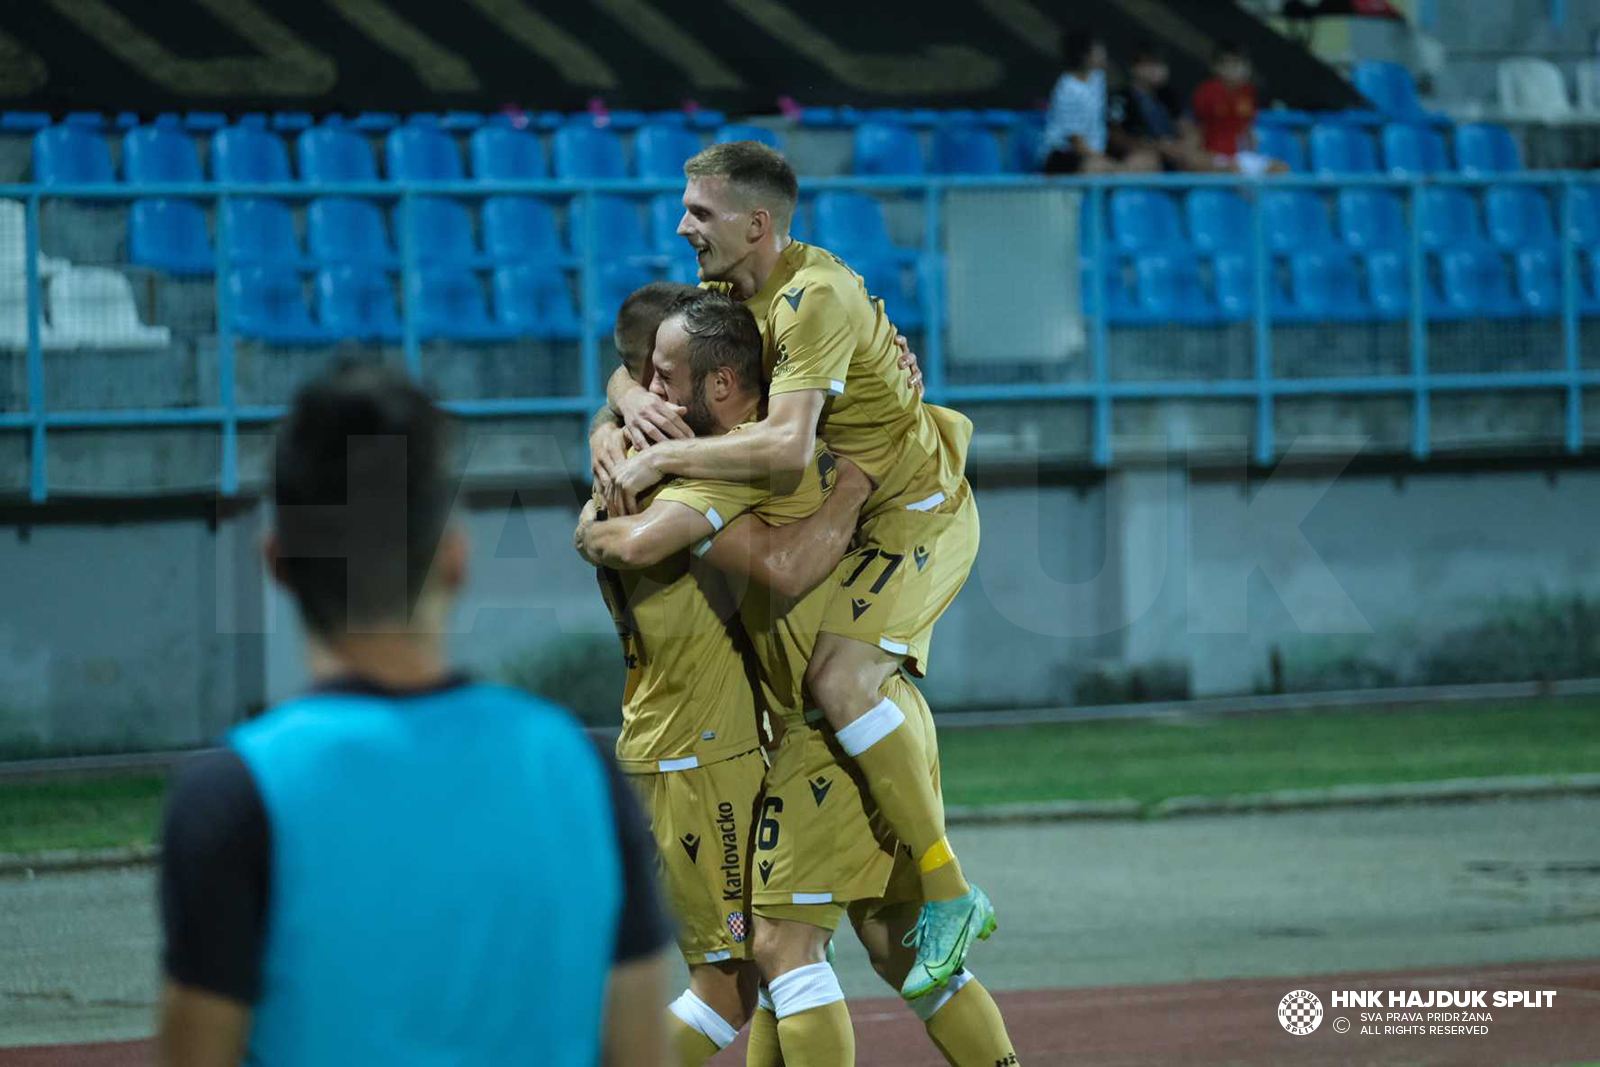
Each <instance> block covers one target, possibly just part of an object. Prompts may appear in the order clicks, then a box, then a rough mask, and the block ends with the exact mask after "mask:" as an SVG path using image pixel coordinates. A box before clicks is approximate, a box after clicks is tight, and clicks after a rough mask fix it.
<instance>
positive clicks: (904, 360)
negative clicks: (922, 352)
mask: <svg viewBox="0 0 1600 1067" xmlns="http://www.w3.org/2000/svg"><path fill="white" fill-rule="evenodd" d="M894 343H895V344H897V345H899V346H900V358H899V359H897V360H896V361H895V366H897V367H899V368H900V369H901V370H905V369H906V368H908V367H909V368H910V369H911V382H910V385H911V388H912V389H913V390H915V391H916V392H918V393H920V392H922V367H921V366H920V365H918V363H917V354H916V353H915V352H913V351H911V342H910V341H908V340H906V335H905V334H903V333H899V334H895V338H894Z"/></svg>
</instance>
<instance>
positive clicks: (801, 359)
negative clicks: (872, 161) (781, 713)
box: [608, 141, 995, 998]
mask: <svg viewBox="0 0 1600 1067" xmlns="http://www.w3.org/2000/svg"><path fill="white" fill-rule="evenodd" d="M684 172H685V174H686V175H687V177H688V184H687V186H686V188H685V191H684V196H683V202H684V209H685V210H684V216H683V219H682V220H681V221H680V223H679V226H678V232H679V233H680V234H682V235H683V236H684V237H685V238H686V239H687V240H688V241H689V243H690V244H691V245H692V246H693V247H694V248H695V250H696V254H697V257H698V262H699V269H700V277H701V279H702V280H703V281H704V282H707V283H717V284H718V285H719V287H721V288H724V289H726V290H727V291H728V292H729V293H730V294H731V295H733V296H734V297H735V298H736V299H739V300H741V301H743V302H744V303H745V305H746V306H747V307H748V308H749V309H750V310H751V312H752V313H753V314H754V315H755V318H756V321H757V323H758V325H759V326H760V329H761V333H762V338H763V344H764V349H763V364H764V371H765V373H766V377H767V379H768V381H769V382H770V386H769V399H768V410H767V415H766V417H765V418H763V419H761V420H760V421H759V422H756V423H755V424H753V425H752V426H750V427H748V428H746V430H745V431H744V432H741V433H739V434H733V435H723V436H720V437H713V438H698V437H687V438H686V437H673V436H671V433H672V432H673V431H672V428H671V427H670V426H668V427H666V428H665V429H663V427H662V425H661V420H658V419H656V418H654V417H652V415H651V413H659V411H660V410H661V409H662V408H663V407H664V406H665V405H664V404H663V402H661V400H660V398H659V397H652V396H650V395H649V394H648V392H647V391H646V390H644V389H643V387H641V386H639V385H638V384H637V383H636V382H634V381H633V380H632V379H631V378H629V377H627V375H626V374H622V373H620V372H619V373H618V374H617V375H614V376H613V378H612V382H611V385H610V387H609V390H608V391H609V395H610V400H611V406H612V407H613V409H614V410H616V411H617V412H619V413H621V414H622V415H623V416H624V417H625V418H626V419H627V420H628V422H629V424H630V426H633V427H634V428H635V430H636V431H637V432H640V433H643V434H647V435H653V436H658V437H661V438H662V440H659V441H658V442H657V443H655V444H653V445H652V446H651V447H649V448H647V449H645V450H644V451H642V452H639V453H638V454H636V455H634V456H633V457H631V458H630V459H628V460H626V461H625V462H623V463H622V464H620V465H618V466H617V467H616V468H615V469H614V470H613V471H612V472H611V478H610V485H611V489H610V494H609V497H608V500H609V502H610V503H611V505H612V509H613V510H614V511H618V512H624V513H626V512H632V511H635V510H637V496H638V494H639V493H640V492H642V491H643V490H644V489H646V488H647V487H649V486H652V485H654V484H656V483H657V482H659V481H660V480H661V479H662V478H664V477H671V476H676V477H685V478H710V479H720V480H724V481H733V482H744V483H752V482H760V483H765V484H771V485H773V486H775V487H778V488H792V487H793V486H794V485H796V484H797V483H798V479H799V478H800V476H801V475H802V473H803V472H804V470H805V468H806V466H807V464H809V463H810V462H811V458H812V452H813V450H814V448H815V444H816V441H817V438H818V435H819V433H820V435H821V437H822V439H823V440H824V441H825V442H826V443H827V445H828V447H829V449H830V450H831V451H833V452H834V453H835V454H836V455H838V456H841V457H843V458H846V459H849V460H851V461H853V462H854V463H856V464H857V465H858V466H860V467H861V469H862V470H863V471H864V472H865V473H866V475H867V476H868V477H869V478H870V479H871V480H872V481H873V483H874V490H873V494H872V496H871V497H870V498H869V499H868V501H867V504H866V506H865V508H864V509H863V512H862V515H863V519H862V523H861V528H860V541H861V544H860V546H859V547H858V548H857V549H856V551H855V552H853V553H851V554H850V555H849V556H848V557H846V558H845V559H844V560H843V561H841V562H840V564H839V566H838V567H837V568H836V569H835V571H834V573H833V575H832V576H831V578H830V579H829V582H830V588H831V595H830V598H829V604H828V610H827V613H826V617H825V618H824V620H823V623H822V631H823V632H822V634H821V635H820V636H819V637H818V639H817V645H816V649H815V654H814V655H813V656H812V658H811V661H810V664H809V666H808V668H807V673H806V678H805V683H806V686H807V689H808V690H809V691H810V692H811V694H812V695H813V696H814V697H815V698H816V700H817V701H818V703H819V704H820V705H821V707H822V709H823V711H824V712H825V714H826V715H827V718H828V721H829V723H830V724H832V726H833V728H834V730H835V731H836V733H837V736H838V739H839V743H840V745H841V746H842V747H843V749H844V751H845V752H846V753H847V754H848V755H850V756H853V757H854V758H855V760H856V762H857V764H858V765H859V766H860V768H861V770H862V772H863V774H864V776H865V778H866V780H867V782H868V785H869V789H870V792H871V794H872V796H873V798H874V800H875V801H876V802H877V803H878V806H879V807H880V809H881V810H882V811H883V813H884V815H885V816H886V818H887V819H888V821H889V824H890V825H891V826H892V827H893V828H894V831H895V833H896V836H897V837H899V839H900V840H901V841H902V842H904V843H905V844H907V845H908V846H909V847H910V848H912V849H913V851H914V852H915V854H916V857H917V862H918V867H919V870H920V872H921V881H922V889H923V896H924V899H925V900H926V901H927V903H926V904H925V905H924V907H923V911H922V915H921V918H920V920H919V922H918V926H917V931H916V937H917V940H918V954H917V964H916V966H915V967H914V968H913V969H912V973H911V974H910V975H909V976H908V977H907V979H906V983H905V985H904V987H903V988H902V993H903V995H905V996H906V997H908V998H915V997H918V996H924V995H927V994H928V993H930V992H932V991H933V990H934V989H936V988H938V987H939V986H941V985H943V984H944V983H945V982H946V981H948V980H949V978H950V976H951V975H952V974H954V973H955V971H956V970H957V969H958V968H959V967H960V966H961V964H962V960H963V959H964V958H965V956H966V953H967V950H968V949H969V948H970V946H971V943H972V942H973V941H974V940H981V939H983V938H986V937H988V936H989V934H990V933H991V932H992V931H993V929H994V927H995V919H994V909H993V907H992V906H991V905H990V903H989V900H988V898H987V897H986V896H985V895H984V893H983V892H982V890H980V889H978V888H976V887H975V886H971V885H969V884H968V883H967V880H966V878H965V877H964V876H963V874H962V872H961V866H960V863H959V862H958V861H957V860H956V858H955V853H954V852H953V851H952V850H951V848H950V845H949V842H948V841H947V840H946V838H945V828H944V817H943V811H942V808H941V806H940V804H939V803H938V798H937V796H935V794H934V793H933V791H932V788H931V786H930V784H929V782H928V780H927V776H926V775H925V774H924V773H922V769H921V752H920V749H919V746H918V744H917V742H916V738H915V736H914V728H908V727H906V723H907V721H908V718H907V714H906V711H905V709H903V708H901V707H900V706H899V705H898V704H897V703H896V701H895V700H894V699H893V698H892V697H887V696H884V695H883V694H882V692H881V690H882V689H883V686H884V683H885V682H887V681H888V680H889V679H890V678H891V677H892V676H893V675H894V674H895V673H896V672H897V671H899V670H900V669H901V667H902V666H904V668H905V669H906V670H908V671H910V672H911V673H912V674H914V675H917V676H919V677H920V676H921V675H922V674H923V673H924V672H925V670H926V666H927V657H928V644H929V641H930V639H931V636H932V631H933V624H934V622H935V621H936V620H937V619H938V618H939V616H940V615H941V614H942V613H943V611H944V609H945V608H946V607H947V606H948V605H949V604H950V602H951V601H952V600H953V599H954V598H955V596H956V594H957V593H958V592H959V591H960V589H961V587H962V585H963V584H964V583H965V581H966V578H967V574H968V572H969V571H970V570H971V567H972V562H973V560H974V559H975V558H976V554H977V549H978V511H977V506H976V504H975V503H974V501H973V497H972V489H971V486H970V485H968V483H967V480H966V477H965V475H964V468H965V464H966V451H967V445H968V442H969V441H970V439H971V435H972V423H971V421H970V420H968V419H967V418H966V417H965V416H963V415H961V414H959V413H957V412H954V411H951V410H949V409H946V408H940V407H935V406H933V405H929V404H924V403H922V400H921V397H920V395H919V394H918V392H917V390H916V389H914V388H913V387H912V386H911V385H910V383H909V381H908V380H907V378H906V376H905V375H904V374H902V373H900V372H899V371H898V369H897V366H896V363H897V356H898V353H897V349H896V345H895V340H894V339H895V336H896V331H895V329H894V326H893V325H892V324H891V323H890V321H889V319H888V317H887V316H886V315H885V314H884V310H883V304H882V302H881V301H879V300H876V299H874V298H872V297H871V296H870V295H869V293H868V292H867V289H866V286H865V283H864V282H863V281H862V280H861V278H860V276H859V275H857V274H855V273H854V272H852V271H851V270H850V268H849V267H848V266H847V265H845V263H844V262H843V261H841V260H840V259H838V258H837V257H836V256H834V255H833V254H832V253H829V252H827V251H824V250H823V249H820V248H815V247H812V246H810V245H807V244H804V243H802V242H799V241H795V240H793V239H791V238H790V236H789V222H790V219H791V218H792V216H793V213H794V210H795V205H796V201H797V197H798V184H797V182H796V179H795V176H794V171H793V170H792V169H791V168H790V166H789V164H788V162H787V161H785V160H784V158H783V157H782V156H781V155H779V154H778V153H777V152H774V151H773V150H772V149H770V148H768V147H767V146H765V145H761V144H758V143H756V142H753V141H736V142H732V143H729V144H720V145H713V146H711V147H710V148H707V149H705V150H704V151H702V152H700V153H699V154H698V155H696V156H694V157H692V158H691V159H690V160H689V161H688V163H686V164H685V165H684ZM641 394H643V396H642V397H641ZM819 424H820V425H819Z"/></svg>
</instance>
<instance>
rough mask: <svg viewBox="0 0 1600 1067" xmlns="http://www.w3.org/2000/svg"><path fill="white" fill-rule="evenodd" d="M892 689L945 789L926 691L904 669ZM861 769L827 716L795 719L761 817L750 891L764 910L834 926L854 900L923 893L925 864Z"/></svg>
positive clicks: (879, 902) (877, 901)
mask: <svg viewBox="0 0 1600 1067" xmlns="http://www.w3.org/2000/svg"><path fill="white" fill-rule="evenodd" d="M885 693H886V695H887V696H888V697H889V698H890V699H891V700H893V701H894V702H895V703H896V704H898V705H899V706H900V709H901V711H903V712H904V713H905V716H906V723H907V725H908V726H910V727H911V728H913V729H915V730H916V731H917V733H918V734H919V735H920V736H921V737H922V739H923V747H924V748H925V749H926V750H927V752H928V772H929V774H930V775H932V777H933V784H934V790H935V792H936V793H937V791H938V788H939V749H938V742H937V740H936V739H935V737H934V732H933V716H932V714H931V713H930V712H929V710H928V704H927V701H925V700H923V699H922V694H921V693H919V692H918V691H917V689H916V687H915V686H913V685H912V684H911V682H910V681H909V680H908V679H907V678H906V677H905V676H904V675H902V674H896V675H895V676H894V677H893V678H891V679H890V681H889V684H888V687H887V688H886V689H885ZM813 715H814V716H815V713H813ZM859 774H860V772H859V770H858V769H857V768H856V765H855V761H853V760H851V759H850V758H849V757H848V756H846V755H844V753H843V752H842V751H841V750H840V749H839V745H838V742H837V741H836V740H835V739H834V736H833V730H832V729H831V728H830V727H829V726H828V725H827V723H826V722H824V721H822V720H821V719H820V717H817V721H816V722H809V723H791V724H790V725H789V729H788V730H786V731H785V733H784V736H783V741H782V743H781V744H780V745H779V747H778V750H777V752H776V753H774V754H773V758H772V766H771V767H770V768H769V769H768V771H767V784H766V789H765V791H764V793H763V796H762V805H761V811H760V815H759V817H758V821H757V824H756V832H755V848H754V850H753V856H754V864H753V866H754V870H753V872H752V876H751V886H752V888H751V894H750V899H751V902H752V904H753V910H754V911H755V913H756V914H757V915H759V916H761V917H762V918H766V919H786V920H791V921H795V922H805V923H810V924H811V925H812V926H820V927H823V928H824V929H828V930H832V929H834V928H836V927H837V926H838V923H839V919H840V918H841V917H842V916H843V915H844V911H845V908H846V906H848V905H852V904H854V903H856V902H871V904H872V906H873V909H874V910H877V909H881V908H882V907H886V906H888V905H889V904H891V903H901V902H905V901H910V900H916V901H918V902H920V901H921V899H922V895H921V894H922V888H921V880H920V878H919V877H918V875H917V865H916V863H915V862H914V861H913V860H912V859H911V856H910V854H909V852H908V851H907V850H906V849H905V848H902V847H900V846H899V843H898V842H897V841H896V839H895V836H894V833H893V831H891V830H890V829H889V827H888V824H887V823H886V822H884V820H883V817H882V815H881V814H880V813H879V812H878V809H877V806H876V805H875V804H874V803H873V802H872V799H871V796H870V795H869V793H868V791H867V787H866V785H865V784H864V783H863V782H861V781H860V780H859V778H858V776H859ZM902 868H905V870H904V871H902ZM907 872H909V873H907Z"/></svg>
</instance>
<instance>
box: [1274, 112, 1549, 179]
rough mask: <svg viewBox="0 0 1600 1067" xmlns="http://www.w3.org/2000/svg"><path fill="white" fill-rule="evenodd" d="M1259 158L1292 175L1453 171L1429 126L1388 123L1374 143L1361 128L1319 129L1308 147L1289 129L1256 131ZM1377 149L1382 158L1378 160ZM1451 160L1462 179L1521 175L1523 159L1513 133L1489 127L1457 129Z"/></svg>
mask: <svg viewBox="0 0 1600 1067" xmlns="http://www.w3.org/2000/svg"><path fill="white" fill-rule="evenodd" d="M1257 138H1258V144H1259V147H1260V149H1261V151H1262V152H1264V153H1266V154H1267V155H1269V156H1272V157H1273V158H1274V159H1281V160H1283V162H1284V163H1286V164H1288V166H1289V169H1290V170H1294V171H1302V172H1304V171H1316V172H1317V173H1319V174H1379V173H1383V172H1385V171H1387V172H1388V173H1390V174H1394V175H1397V176H1402V177H1405V176H1411V175H1416V174H1438V173H1441V172H1444V171H1448V170H1450V169H1451V164H1450V148H1449V145H1448V143H1447V142H1446V139H1445V136H1444V133H1443V132H1441V131H1440V130H1439V129H1436V128H1434V127H1432V126H1427V125H1421V124H1417V123H1403V122H1391V123H1388V124H1387V125H1385V126H1384V127H1383V128H1382V129H1381V130H1380V131H1379V132H1378V135H1377V138H1376V139H1374V137H1373V135H1372V134H1370V133H1368V132H1367V131H1366V130H1364V129H1361V128H1359V127H1355V126H1350V125H1347V124H1343V123H1320V124H1318V125H1315V126H1313V127H1312V128H1311V132H1310V134H1309V135H1308V137H1307V139H1306V141H1305V142H1304V143H1302V141H1301V140H1300V138H1299V136H1298V135H1297V134H1295V132H1294V131H1293V130H1291V129H1289V128H1287V127H1283V126H1263V127H1262V128H1261V129H1259V130H1258V131H1257ZM1380 149H1381V157H1380ZM1455 158H1456V162H1457V164H1458V166H1459V168H1460V171H1461V173H1463V174H1505V173H1509V172H1511V171H1517V170H1521V169H1522V153H1521V151H1520V150H1519V149H1518V148H1517V142H1516V140H1515V138H1513V137H1512V136H1511V131H1509V130H1507V129H1506V128H1505V127H1504V126H1496V125H1493V124H1490V123H1465V124H1463V125H1461V126H1458V127H1456V131H1455Z"/></svg>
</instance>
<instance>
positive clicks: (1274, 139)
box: [1256, 126, 1306, 172]
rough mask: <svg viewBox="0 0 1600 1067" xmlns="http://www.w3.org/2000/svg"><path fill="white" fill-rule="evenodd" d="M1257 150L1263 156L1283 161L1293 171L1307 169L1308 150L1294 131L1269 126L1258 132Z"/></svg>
mask: <svg viewBox="0 0 1600 1067" xmlns="http://www.w3.org/2000/svg"><path fill="white" fill-rule="evenodd" d="M1256 148H1257V149H1258V150H1259V151H1260V152H1261V154H1262V155H1266V156H1271V157H1272V158H1273V159H1278V160H1282V161H1283V163H1284V164H1285V165H1286V166H1287V167H1288V168H1289V169H1290V170H1292V171H1296V172H1301V171H1304V170H1305V169H1306V149H1305V146H1304V145H1303V144H1301V143H1300V138H1299V137H1298V136H1296V135H1295V133H1294V131H1292V130H1288V129H1284V128H1282V127H1277V126H1267V127H1264V128H1262V129H1258V130H1257V131H1256Z"/></svg>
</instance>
